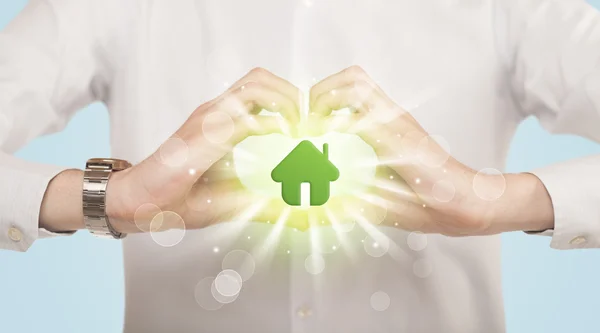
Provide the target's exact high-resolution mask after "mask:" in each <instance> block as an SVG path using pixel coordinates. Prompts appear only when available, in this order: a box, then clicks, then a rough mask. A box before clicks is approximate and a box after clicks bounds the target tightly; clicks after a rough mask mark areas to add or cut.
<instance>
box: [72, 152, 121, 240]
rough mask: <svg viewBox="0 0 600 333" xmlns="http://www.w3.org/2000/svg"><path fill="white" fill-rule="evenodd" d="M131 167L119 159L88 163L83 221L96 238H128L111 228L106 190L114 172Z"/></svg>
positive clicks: (84, 189)
mask: <svg viewBox="0 0 600 333" xmlns="http://www.w3.org/2000/svg"><path fill="white" fill-rule="evenodd" d="M129 167H131V164H130V163H129V162H127V161H124V160H118V159H109V158H92V159H89V160H88V161H87V163H86V165H85V171H84V173H83V220H84V222H85V226H86V228H87V229H88V230H89V231H90V232H91V233H92V234H93V235H94V236H98V237H103V238H115V239H121V238H124V237H125V236H126V234H124V233H120V232H117V231H116V230H115V229H114V228H113V227H112V226H111V224H110V221H109V219H108V216H107V215H106V188H107V186H108V180H109V179H110V175H111V174H112V173H113V172H116V171H121V170H124V169H127V168H129Z"/></svg>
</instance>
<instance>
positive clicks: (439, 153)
mask: <svg viewBox="0 0 600 333" xmlns="http://www.w3.org/2000/svg"><path fill="white" fill-rule="evenodd" d="M344 108H350V109H352V110H355V111H356V112H353V113H351V114H350V115H334V116H332V115H331V113H332V111H334V110H341V109H344ZM310 110H311V112H310V115H309V124H312V126H313V128H314V126H317V127H321V128H322V127H323V125H324V126H325V128H326V130H327V131H349V132H350V133H355V134H357V135H359V136H360V137H361V138H362V139H363V140H364V141H365V142H366V143H368V144H370V145H371V146H372V147H373V148H374V150H375V152H376V153H377V155H378V157H379V160H380V166H379V169H378V175H379V176H378V180H377V183H376V184H375V188H374V189H373V190H374V191H375V193H374V194H375V196H374V197H376V198H374V200H373V201H372V203H375V205H379V204H383V205H385V206H386V208H387V215H386V218H385V220H384V221H383V223H384V224H387V225H392V226H396V227H399V228H403V229H407V230H415V231H420V232H425V233H440V234H445V235H449V236H468V235H487V234H495V233H500V232H504V231H515V230H526V231H527V230H532V231H533V230H545V229H548V228H552V227H553V213H552V204H551V201H550V198H549V196H548V194H547V192H546V190H545V188H544V186H543V184H542V183H541V181H540V180H539V179H538V178H537V177H535V176H534V175H531V174H505V175H502V174H482V173H478V172H477V171H475V170H473V169H471V168H469V167H468V166H466V165H465V164H463V163H461V162H459V161H458V160H456V159H455V158H453V157H452V156H449V154H448V153H447V152H446V151H445V150H444V149H443V147H441V146H440V145H439V144H438V143H437V142H436V141H435V140H434V139H433V138H432V137H430V136H429V134H428V133H427V132H426V131H425V130H424V129H423V128H422V127H421V126H420V125H419V123H418V122H417V121H416V120H415V119H414V118H413V117H412V116H411V115H410V113H408V112H406V111H405V110H403V109H402V108H401V107H400V106H398V105H396V103H394V101H392V99H390V98H389V97H388V96H387V95H386V94H385V93H384V92H383V90H382V89H381V88H380V87H379V86H378V85H377V84H376V83H375V82H374V80H373V79H371V78H370V77H369V75H367V73H366V72H365V71H364V70H363V69H362V68H360V67H357V66H353V67H350V68H347V69H345V70H343V71H341V72H340V73H337V74H334V75H332V76H330V77H328V78H326V79H324V80H323V81H321V82H319V83H318V84H316V85H315V86H314V87H313V88H312V89H311V92H310ZM309 127H310V126H309ZM371 196H372V195H371ZM372 197H373V196H372ZM376 201H377V202H378V203H377V202H376Z"/></svg>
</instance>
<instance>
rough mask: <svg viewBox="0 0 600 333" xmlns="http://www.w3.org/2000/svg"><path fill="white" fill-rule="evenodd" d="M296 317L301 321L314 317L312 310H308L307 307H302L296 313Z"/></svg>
mask: <svg viewBox="0 0 600 333" xmlns="http://www.w3.org/2000/svg"><path fill="white" fill-rule="evenodd" d="M296 315H298V317H300V319H304V318H308V317H310V316H311V315H312V309H310V308H307V307H301V308H299V309H298V311H297V312H296Z"/></svg>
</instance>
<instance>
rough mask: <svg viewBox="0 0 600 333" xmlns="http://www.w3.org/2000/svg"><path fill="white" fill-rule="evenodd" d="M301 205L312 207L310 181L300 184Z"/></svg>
mask: <svg viewBox="0 0 600 333" xmlns="http://www.w3.org/2000/svg"><path fill="white" fill-rule="evenodd" d="M300 207H310V183H301V184H300Z"/></svg>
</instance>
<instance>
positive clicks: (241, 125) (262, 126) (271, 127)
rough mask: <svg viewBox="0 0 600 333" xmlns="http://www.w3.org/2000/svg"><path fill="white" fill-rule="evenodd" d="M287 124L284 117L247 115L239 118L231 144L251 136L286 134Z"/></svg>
mask: <svg viewBox="0 0 600 333" xmlns="http://www.w3.org/2000/svg"><path fill="white" fill-rule="evenodd" d="M287 126H288V125H287V124H286V123H285V121H283V119H281V118H279V117H273V116H262V115H246V116H242V117H240V118H238V119H237V121H236V128H237V130H236V131H235V134H234V135H233V136H232V140H231V145H235V144H237V143H240V142H241V141H243V140H244V139H245V138H247V137H249V136H257V135H268V134H274V133H279V134H284V133H285V132H286V129H287Z"/></svg>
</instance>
